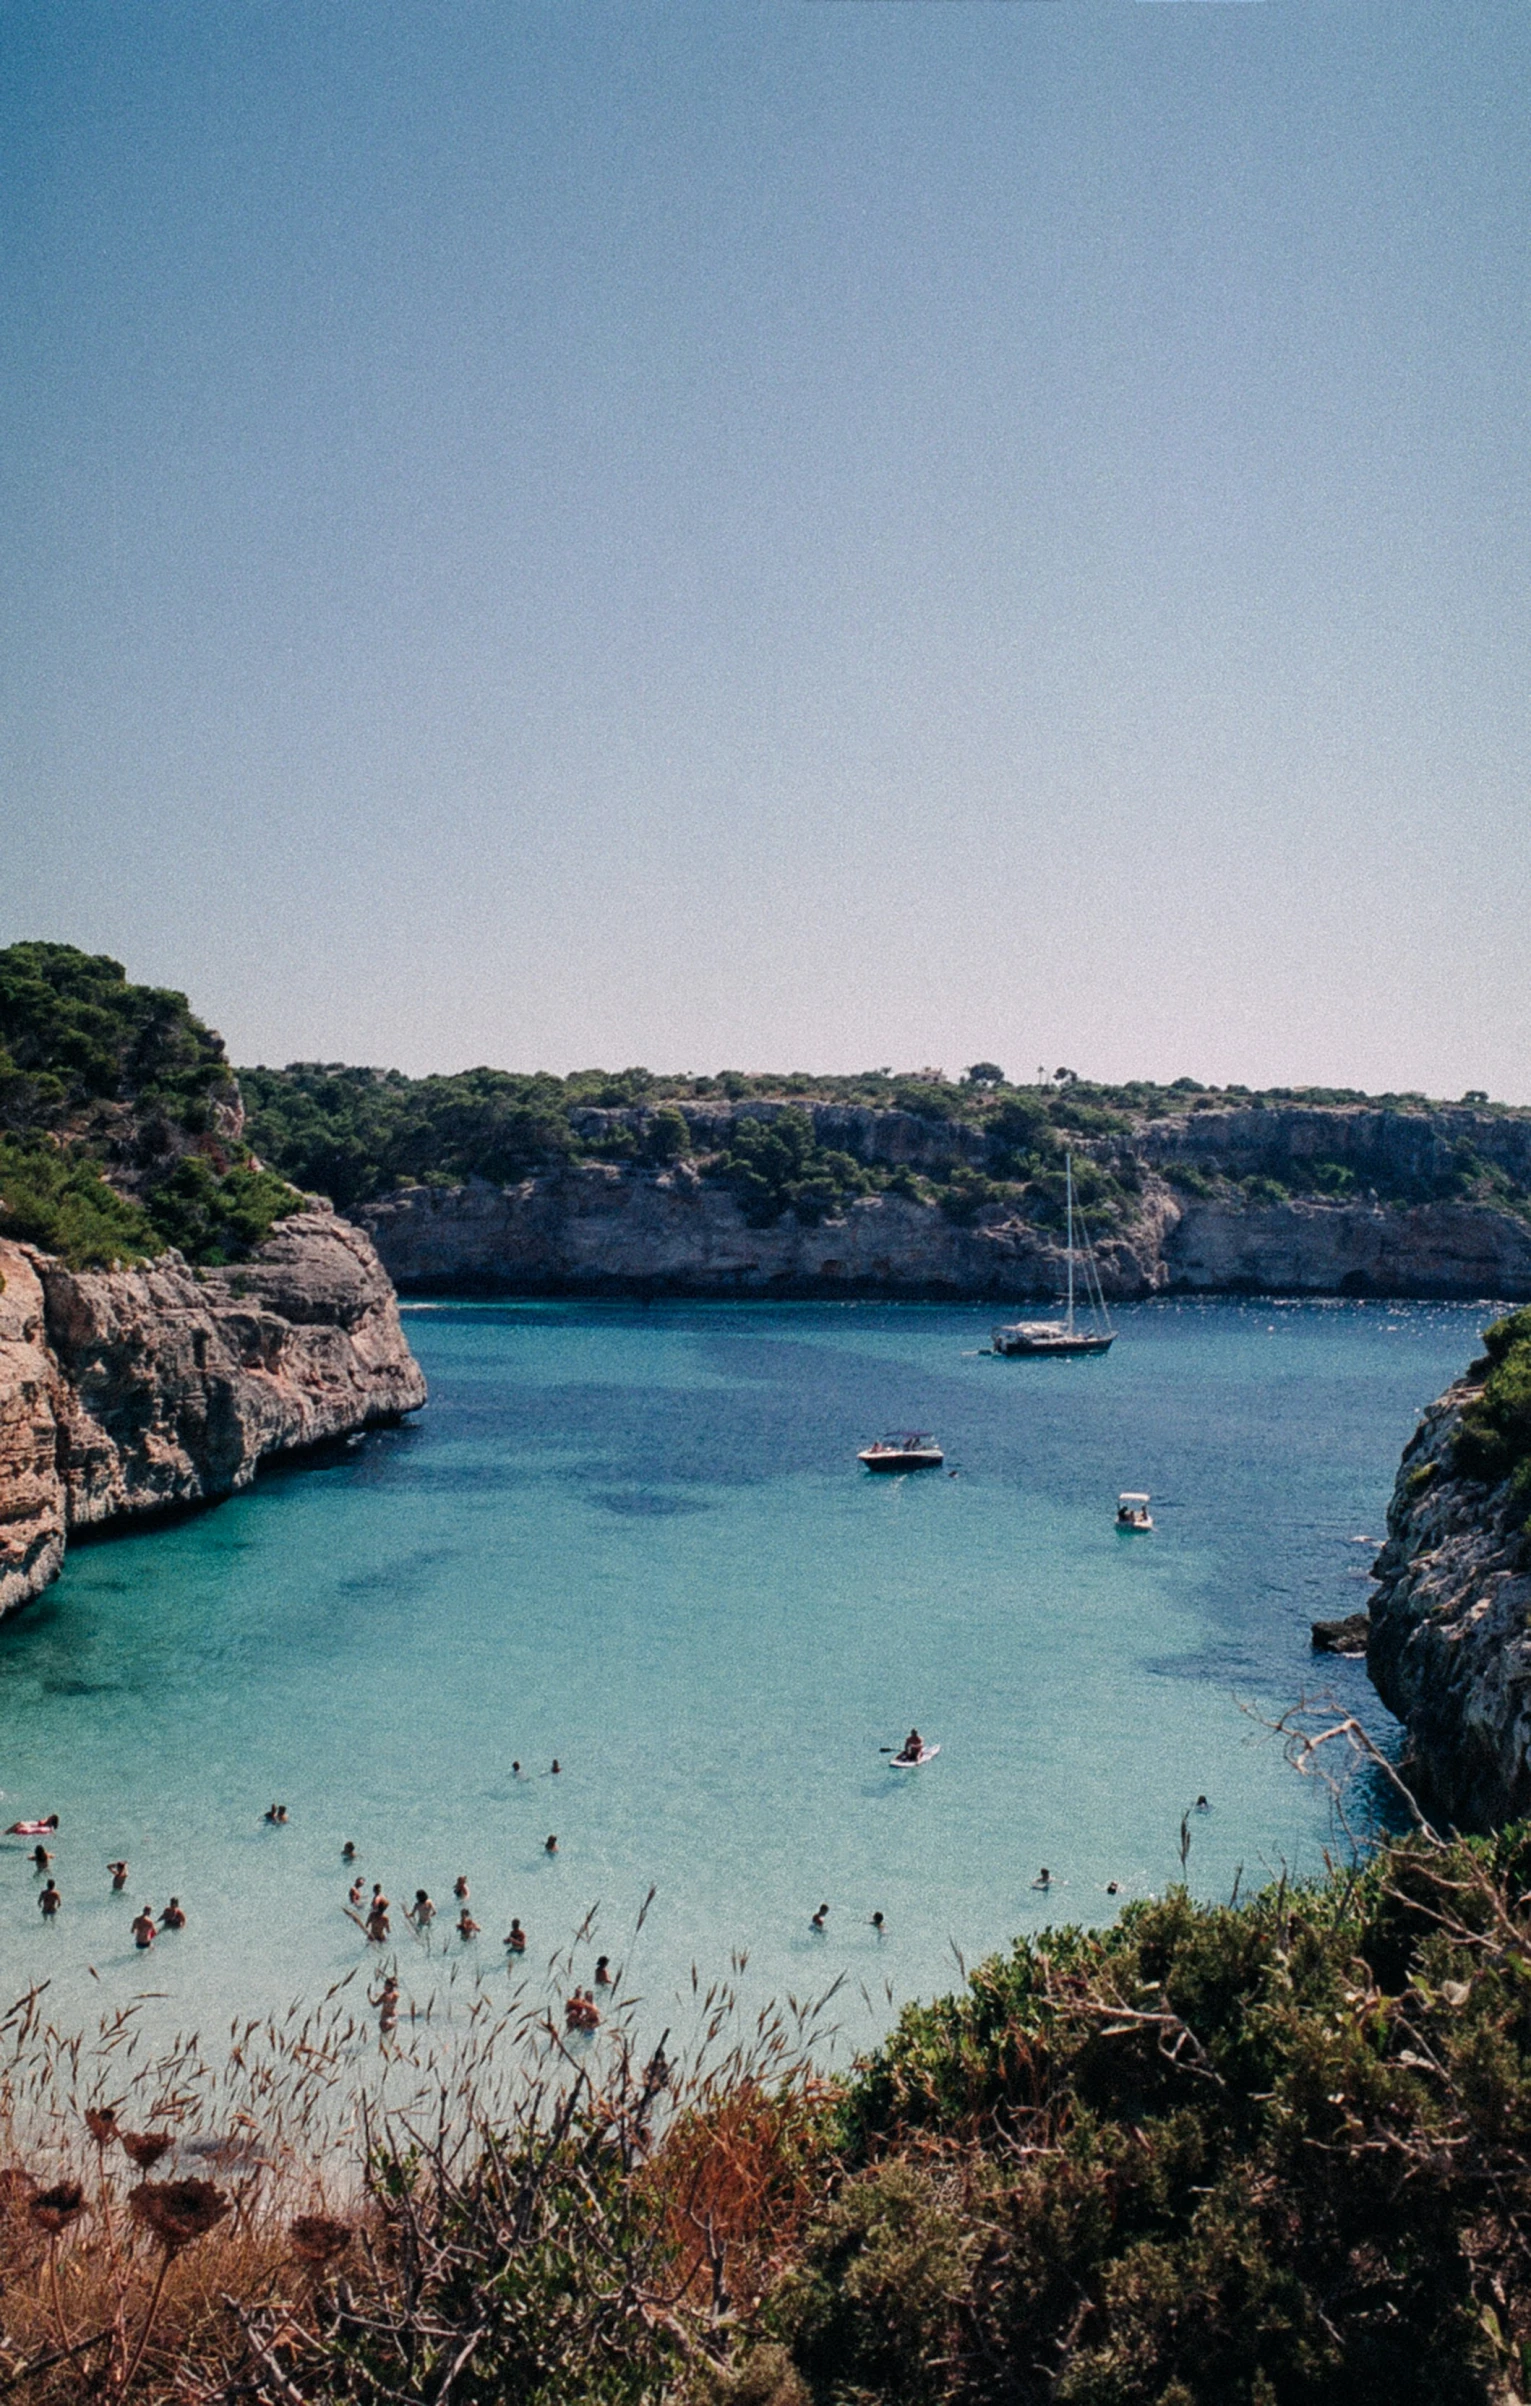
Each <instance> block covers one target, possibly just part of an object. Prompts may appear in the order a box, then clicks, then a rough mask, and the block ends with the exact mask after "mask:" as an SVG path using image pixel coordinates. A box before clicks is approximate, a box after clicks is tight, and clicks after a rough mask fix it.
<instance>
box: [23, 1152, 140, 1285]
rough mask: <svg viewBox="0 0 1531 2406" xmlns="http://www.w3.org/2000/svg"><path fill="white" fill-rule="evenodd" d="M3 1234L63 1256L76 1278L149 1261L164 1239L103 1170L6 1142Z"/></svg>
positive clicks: (86, 1162) (59, 1154) (66, 1155)
mask: <svg viewBox="0 0 1531 2406" xmlns="http://www.w3.org/2000/svg"><path fill="white" fill-rule="evenodd" d="M0 1234H3V1235H5V1236H9V1237H14V1238H16V1239H18V1240H19V1241H20V1242H21V1243H23V1244H28V1245H38V1246H40V1247H41V1248H42V1250H43V1251H44V1252H45V1253H56V1254H57V1255H58V1256H59V1258H60V1260H61V1261H65V1262H67V1263H68V1265H69V1267H70V1268H71V1269H72V1270H98V1269H109V1268H110V1267H111V1265H112V1263H113V1262H120V1263H121V1264H123V1266H124V1267H128V1266H131V1265H132V1264H133V1263H135V1262H143V1261H148V1260H149V1259H151V1257H152V1256H153V1255H154V1254H156V1253H160V1252H163V1250H164V1239H163V1238H162V1237H161V1236H160V1234H159V1233H158V1231H157V1230H156V1228H155V1227H154V1225H153V1222H152V1221H151V1220H150V1219H149V1218H148V1216H147V1214H146V1213H144V1212H143V1211H141V1210H140V1209H139V1207H138V1205H137V1204H136V1203H129V1202H127V1201H126V1200H125V1199H124V1198H123V1196H121V1195H119V1194H117V1193H115V1192H114V1190H113V1189H112V1188H111V1187H109V1186H108V1185H107V1183H106V1180H105V1179H104V1178H103V1177H102V1175H101V1172H100V1169H99V1168H98V1166H97V1165H96V1163H95V1162H93V1161H91V1160H89V1159H85V1158H81V1157H79V1156H78V1155H73V1154H70V1153H67V1152H61V1151H59V1150H58V1149H57V1148H56V1147H54V1146H52V1145H48V1144H26V1143H18V1142H17V1141H16V1140H15V1139H14V1138H7V1137H0Z"/></svg>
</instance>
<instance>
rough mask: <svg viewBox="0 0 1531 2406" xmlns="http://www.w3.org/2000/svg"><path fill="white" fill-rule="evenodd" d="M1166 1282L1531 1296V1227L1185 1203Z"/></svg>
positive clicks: (1395, 1209) (1409, 1212)
mask: <svg viewBox="0 0 1531 2406" xmlns="http://www.w3.org/2000/svg"><path fill="white" fill-rule="evenodd" d="M1164 1270H1165V1277H1164V1281H1163V1283H1164V1284H1165V1285H1166V1286H1167V1287H1170V1288H1172V1289H1176V1290H1179V1291H1182V1292H1187V1293H1192V1294H1198V1293H1199V1294H1218V1293H1235V1294H1236V1293H1239V1292H1241V1291H1246V1292H1256V1291H1257V1292H1259V1293H1261V1294H1268V1295H1422V1296H1433V1297H1441V1298H1446V1297H1451V1296H1458V1297H1461V1298H1464V1299H1466V1300H1469V1301H1470V1300H1473V1299H1475V1298H1476V1297H1478V1296H1480V1295H1482V1296H1496V1297H1501V1296H1502V1297H1504V1298H1506V1299H1509V1300H1518V1299H1519V1298H1520V1297H1521V1296H1525V1295H1531V1225H1528V1224H1527V1222H1526V1221H1524V1220H1522V1219H1518V1218H1516V1217H1515V1216H1513V1215H1512V1214H1511V1213H1510V1212H1507V1211H1494V1210H1491V1209H1485V1208H1484V1207H1483V1206H1482V1205H1481V1204H1473V1203H1416V1204H1411V1205H1402V1206H1400V1205H1398V1204H1382V1203H1373V1202H1364V1203H1320V1202H1305V1201H1298V1200H1295V1199H1294V1200H1293V1201H1291V1202H1287V1203H1275V1204H1254V1203H1249V1204H1242V1205H1240V1204H1226V1203H1198V1202H1191V1201H1189V1200H1185V1199H1182V1200H1181V1201H1180V1202H1179V1203H1178V1205H1177V1207H1176V1210H1175V1218H1174V1225H1173V1226H1172V1228H1171V1229H1170V1232H1169V1234H1168V1237H1167V1240H1166V1243H1165V1247H1164Z"/></svg>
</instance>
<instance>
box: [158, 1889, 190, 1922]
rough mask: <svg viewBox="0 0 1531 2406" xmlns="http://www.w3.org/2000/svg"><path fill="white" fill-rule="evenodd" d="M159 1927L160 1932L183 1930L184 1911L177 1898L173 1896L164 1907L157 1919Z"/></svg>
mask: <svg viewBox="0 0 1531 2406" xmlns="http://www.w3.org/2000/svg"><path fill="white" fill-rule="evenodd" d="M159 1926H160V1928H161V1929H162V1930H184V1929H185V1927H186V1909H185V1907H184V1906H183V1905H182V1903H181V1900H180V1898H179V1897H178V1896H173V1897H172V1898H171V1900H170V1902H169V1904H168V1905H167V1906H166V1907H165V1910H164V1912H163V1913H162V1914H161V1915H160V1917H159Z"/></svg>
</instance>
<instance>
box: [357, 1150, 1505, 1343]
mask: <svg viewBox="0 0 1531 2406" xmlns="http://www.w3.org/2000/svg"><path fill="white" fill-rule="evenodd" d="M890 1116H891V1115H890ZM356 1217H357V1219H358V1221H359V1222H360V1224H361V1225H362V1226H363V1227H365V1229H366V1230H367V1233H368V1234H369V1235H370V1236H371V1238H372V1240H373V1242H374V1243H375V1245H376V1246H377V1249H378V1252H379V1254H380V1255H381V1257H382V1260H383V1262H384V1265H385V1267H386V1268H387V1270H388V1273H389V1275H390V1277H392V1278H393V1279H394V1280H395V1281H396V1282H397V1283H398V1284H399V1285H400V1286H402V1287H407V1288H411V1289H413V1290H415V1291H417V1292H430V1291H432V1290H436V1291H443V1290H446V1289H449V1288H451V1287H454V1286H480V1287H486V1288H496V1287H497V1288H500V1289H503V1290H505V1291H508V1292H521V1293H532V1294H535V1293H544V1294H549V1293H550V1294H581V1293H584V1294H598V1293H603V1292H604V1293H633V1292H638V1293H643V1292H647V1293H654V1294H676V1295H680V1294H689V1295H797V1296H802V1295H821V1294H835V1293H844V1294H884V1295H892V1296H900V1295H901V1296H951V1297H970V1298H972V1299H974V1300H977V1301H983V1300H988V1301H992V1302H996V1303H1009V1302H1014V1303H1021V1302H1030V1301H1035V1300H1037V1299H1041V1298H1051V1297H1055V1296H1057V1295H1058V1294H1059V1293H1060V1292H1061V1289H1062V1285H1063V1259H1062V1254H1061V1250H1060V1246H1059V1240H1058V1236H1057V1234H1056V1233H1055V1232H1049V1231H1047V1230H1044V1229H1039V1228H1036V1227H1034V1226H1032V1225H1031V1224H1030V1223H1029V1222H1027V1221H1025V1220H1023V1219H1020V1218H1019V1217H1016V1216H1014V1215H1011V1216H1008V1217H1007V1216H996V1217H993V1218H988V1219H985V1218H980V1219H979V1221H978V1222H977V1223H974V1224H963V1223H958V1222H954V1221H952V1220H950V1219H948V1218H947V1216H946V1214H945V1213H944V1212H942V1211H941V1210H940V1209H938V1208H937V1207H935V1206H933V1205H927V1204H922V1203H917V1202H914V1201H911V1200H909V1199H907V1198H905V1197H903V1196H900V1195H894V1194H884V1195H873V1196H867V1197H865V1198H864V1199H863V1200H861V1201H860V1202H857V1203H853V1204H851V1205H850V1206H849V1208H848V1209H847V1210H846V1211H845V1212H844V1213H843V1214H842V1215H841V1216H839V1217H837V1218H834V1219H829V1220H824V1221H822V1222H820V1224H819V1225H818V1226H817V1227H811V1228H805V1227H801V1226H800V1225H799V1224H798V1222H797V1220H796V1219H795V1218H793V1217H792V1216H791V1215H790V1214H788V1215H786V1216H784V1217H783V1218H782V1219H781V1220H779V1221H778V1222H777V1223H776V1224H775V1225H774V1226H773V1227H770V1228H751V1227H750V1226H749V1225H748V1223H747V1222H746V1220H745V1218H744V1215H743V1213H742V1212H741V1211H740V1209H739V1207H738V1204H737V1203H736V1202H735V1200H734V1198H733V1196H732V1195H731V1194H730V1193H729V1191H728V1190H727V1188H726V1187H723V1186H721V1185H718V1184H715V1183H709V1182H708V1181H706V1180H704V1179H703V1178H701V1177H699V1176H698V1175H697V1173H696V1171H695V1170H694V1169H692V1168H691V1167H690V1166H689V1165H688V1164H685V1163H682V1164H681V1165H680V1166H679V1167H677V1168H675V1169H673V1170H665V1171H655V1170H652V1169H642V1168H633V1167H630V1166H625V1165H624V1166H619V1165H617V1164H615V1163H612V1162H590V1163H583V1164H580V1165H578V1166H577V1167H574V1168H572V1169H568V1170H562V1171H558V1172H553V1173H548V1174H546V1175H544V1176H541V1177H532V1178H525V1179H522V1180H520V1181H519V1182H518V1183H516V1184H514V1185H511V1186H503V1187H502V1186H492V1185H489V1184H487V1183H486V1182H484V1181H482V1180H472V1181H470V1182H468V1183H467V1184H465V1185H462V1186H417V1187H405V1188H402V1189H400V1190H399V1191H398V1192H396V1193H394V1194H392V1195H389V1196H386V1197H385V1198H383V1199H382V1200H381V1201H379V1202H376V1203H370V1204H366V1205H363V1206H361V1207H360V1208H359V1209H358V1211H357V1214H356ZM1097 1252H1098V1257H1099V1262H1100V1270H1101V1277H1102V1282H1103V1284H1104V1287H1105V1290H1106V1293H1107V1294H1108V1295H1109V1296H1111V1297H1113V1298H1114V1299H1118V1300H1124V1299H1131V1298H1135V1297H1140V1296H1145V1295H1154V1294H1161V1293H1185V1294H1217V1293H1239V1292H1252V1291H1258V1292H1262V1293H1272V1294H1289V1295H1334V1294H1340V1295H1344V1294H1350V1295H1429V1296H1461V1297H1466V1298H1469V1299H1471V1298H1475V1297H1477V1296H1494V1297H1503V1298H1507V1299H1513V1298H1517V1297H1520V1296H1525V1295H1531V1225H1528V1224H1527V1223H1526V1222H1524V1221H1522V1220H1520V1219H1517V1218H1515V1217H1513V1216H1512V1215H1511V1214H1510V1213H1508V1212H1502V1211H1495V1210H1492V1209H1485V1208H1484V1207H1482V1206H1479V1205H1472V1204H1458V1203H1426V1204H1418V1205H1413V1206H1407V1207H1400V1206H1392V1205H1384V1204H1379V1203H1373V1202H1364V1203H1323V1202H1303V1201H1295V1200H1294V1201H1290V1202H1285V1203H1278V1204H1255V1203H1232V1202H1219V1203H1203V1202H1199V1201H1195V1200H1193V1199H1191V1198H1188V1197H1186V1196H1184V1195H1180V1194H1177V1193H1176V1192H1175V1190H1174V1189H1173V1188H1172V1187H1170V1186H1169V1185H1168V1184H1167V1183H1166V1182H1165V1181H1164V1180H1162V1179H1159V1178H1156V1177H1153V1176H1147V1177H1144V1178H1143V1180H1142V1182H1141V1189H1140V1192H1139V1194H1138V1195H1137V1197H1136V1198H1135V1207H1134V1211H1133V1216H1132V1218H1131V1221H1130V1222H1129V1224H1128V1225H1127V1226H1126V1228H1125V1229H1124V1230H1123V1231H1122V1233H1121V1234H1120V1235H1119V1236H1116V1237H1112V1238H1109V1239H1107V1240H1106V1241H1105V1242H1104V1243H1098V1244H1097Z"/></svg>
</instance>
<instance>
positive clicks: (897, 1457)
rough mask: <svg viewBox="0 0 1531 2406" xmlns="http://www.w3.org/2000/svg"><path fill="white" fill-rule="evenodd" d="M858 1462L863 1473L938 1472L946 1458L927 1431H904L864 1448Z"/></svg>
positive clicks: (880, 1439) (894, 1433)
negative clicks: (872, 1471)
mask: <svg viewBox="0 0 1531 2406" xmlns="http://www.w3.org/2000/svg"><path fill="white" fill-rule="evenodd" d="M856 1459H857V1461H858V1462H859V1463H860V1464H861V1465H862V1468H863V1469H864V1470H939V1469H940V1467H941V1465H942V1463H943V1462H944V1461H945V1460H946V1456H945V1454H944V1453H943V1452H942V1451H941V1448H940V1446H939V1445H937V1443H936V1441H935V1439H934V1437H932V1436H930V1435H929V1434H928V1432H927V1431H925V1430H924V1429H905V1430H903V1431H902V1432H900V1431H898V1430H895V1431H894V1432H893V1433H892V1434H891V1435H890V1436H887V1437H879V1438H878V1439H877V1440H876V1442H875V1444H872V1445H864V1446H863V1447H862V1449H861V1451H860V1453H859V1454H858V1455H857V1456H856Z"/></svg>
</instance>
